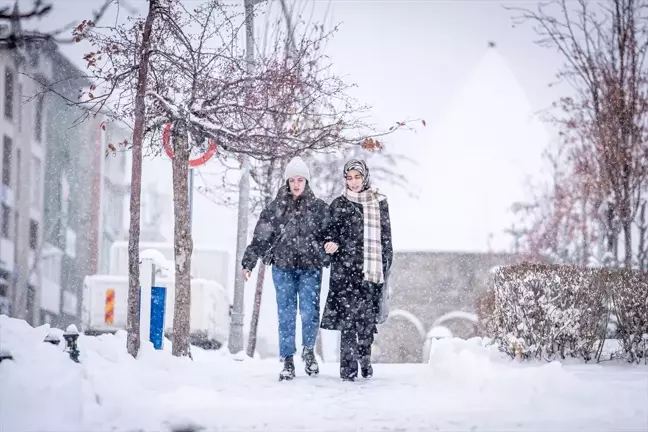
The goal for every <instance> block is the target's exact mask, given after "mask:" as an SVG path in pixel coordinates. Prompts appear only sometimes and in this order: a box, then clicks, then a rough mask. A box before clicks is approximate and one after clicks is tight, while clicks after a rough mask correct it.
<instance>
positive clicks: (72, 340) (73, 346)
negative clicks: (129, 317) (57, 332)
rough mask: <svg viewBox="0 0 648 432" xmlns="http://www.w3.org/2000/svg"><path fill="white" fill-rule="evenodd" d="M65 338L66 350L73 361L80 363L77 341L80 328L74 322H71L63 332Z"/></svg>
mask: <svg viewBox="0 0 648 432" xmlns="http://www.w3.org/2000/svg"><path fill="white" fill-rule="evenodd" d="M63 338H64V339H65V343H66V345H67V348H66V351H67V352H69V353H70V358H71V359H72V361H74V362H76V363H79V354H80V352H79V348H78V345H77V342H78V340H79V330H77V327H76V326H75V325H74V324H70V325H69V326H68V328H67V329H66V330H65V333H63Z"/></svg>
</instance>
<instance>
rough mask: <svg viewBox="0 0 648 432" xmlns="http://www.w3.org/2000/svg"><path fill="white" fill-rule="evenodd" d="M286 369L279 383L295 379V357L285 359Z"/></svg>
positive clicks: (283, 370) (280, 376)
mask: <svg viewBox="0 0 648 432" xmlns="http://www.w3.org/2000/svg"><path fill="white" fill-rule="evenodd" d="M283 362H284V367H283V369H282V370H281V373H279V381H283V380H291V379H293V378H295V362H294V361H293V356H288V357H286V358H284V361H283Z"/></svg>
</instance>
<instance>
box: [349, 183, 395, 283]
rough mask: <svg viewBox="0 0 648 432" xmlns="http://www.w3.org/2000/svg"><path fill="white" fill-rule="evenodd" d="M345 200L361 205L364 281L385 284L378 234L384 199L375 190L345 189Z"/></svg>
mask: <svg viewBox="0 0 648 432" xmlns="http://www.w3.org/2000/svg"><path fill="white" fill-rule="evenodd" d="M345 196H346V198H347V199H348V200H349V201H351V202H355V203H358V204H361V205H362V211H363V217H364V260H363V261H364V262H363V269H362V271H363V273H364V280H365V281H367V282H372V283H376V284H381V283H384V282H385V275H384V274H383V263H382V243H381V232H380V204H379V202H380V201H383V200H384V199H385V198H386V197H385V196H384V195H381V194H379V193H378V191H377V190H374V189H367V190H364V191H362V192H358V193H357V192H352V191H351V190H349V189H347V190H346V194H345Z"/></svg>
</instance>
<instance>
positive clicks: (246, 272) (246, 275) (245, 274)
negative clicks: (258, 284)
mask: <svg viewBox="0 0 648 432" xmlns="http://www.w3.org/2000/svg"><path fill="white" fill-rule="evenodd" d="M251 276H252V272H251V271H250V270H248V269H243V280H244V281H245V282H247V281H248V279H250V277H251Z"/></svg>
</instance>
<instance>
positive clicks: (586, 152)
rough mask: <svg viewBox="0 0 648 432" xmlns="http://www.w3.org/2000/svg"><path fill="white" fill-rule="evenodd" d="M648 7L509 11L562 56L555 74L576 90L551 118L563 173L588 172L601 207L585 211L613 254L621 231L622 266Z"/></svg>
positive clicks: (553, 5) (636, 3) (642, 119)
mask: <svg viewBox="0 0 648 432" xmlns="http://www.w3.org/2000/svg"><path fill="white" fill-rule="evenodd" d="M647 5H648V4H647V3H646V2H645V1H643V0H613V1H610V2H607V3H600V2H588V1H586V0H578V1H574V2H568V1H567V0H554V1H551V2H547V3H543V4H541V5H540V6H538V8H537V10H536V11H532V10H529V9H523V8H509V9H510V10H513V11H515V12H517V13H518V14H519V16H518V17H517V22H530V23H532V24H533V25H534V29H535V31H536V33H537V34H538V35H539V36H540V40H539V41H538V43H539V44H540V45H541V46H543V47H548V48H552V49H557V50H558V51H559V52H560V53H561V54H562V56H563V59H564V60H565V65H564V66H563V68H562V69H561V70H560V72H559V74H558V77H559V79H561V80H563V81H565V82H567V83H569V84H570V85H571V87H572V89H573V90H574V91H575V95H574V96H573V97H564V98H561V100H560V101H558V102H556V104H555V105H554V107H555V108H558V112H557V113H554V115H553V116H552V117H551V120H552V121H553V122H555V123H556V124H557V125H559V126H560V127H561V128H562V132H563V134H564V135H563V136H564V141H563V144H564V150H565V151H566V152H567V153H568V154H569V157H568V158H567V160H568V163H569V164H570V165H569V166H568V167H566V169H567V171H568V175H569V176H570V177H571V176H578V175H580V173H581V171H582V170H583V169H587V172H588V174H589V175H590V176H591V178H590V180H591V183H589V184H588V185H587V186H588V187H594V188H597V189H598V190H597V191H596V192H595V194H596V195H598V197H597V204H599V205H600V208H597V209H595V211H593V212H591V213H590V215H592V214H593V215H594V216H593V217H594V218H598V219H599V223H600V224H602V225H603V227H604V229H605V231H606V234H605V235H606V237H607V246H608V253H612V254H614V253H615V251H614V250H613V248H614V245H615V244H616V243H617V239H618V233H619V232H623V240H624V260H623V263H624V265H625V266H626V267H631V266H632V265H633V248H632V226H633V222H634V219H635V217H636V215H637V211H638V208H639V206H640V205H641V203H642V202H643V199H642V192H643V190H645V187H646V180H647V169H646V168H647V166H648V165H647V161H646V147H645V144H644V143H645V142H646V129H645V125H646V121H647V120H648V101H647V95H648V79H647V78H648V77H647V75H646V67H645V58H646V53H647V52H648V20H647V19H646V18H648V16H647V11H648V10H647ZM581 185H584V183H581ZM581 195H582V194H581ZM584 217H586V215H584Z"/></svg>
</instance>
